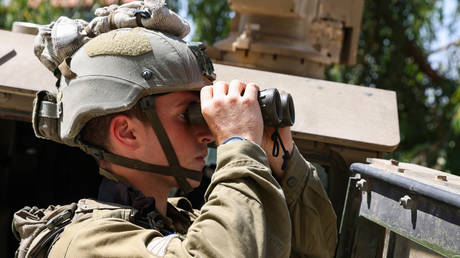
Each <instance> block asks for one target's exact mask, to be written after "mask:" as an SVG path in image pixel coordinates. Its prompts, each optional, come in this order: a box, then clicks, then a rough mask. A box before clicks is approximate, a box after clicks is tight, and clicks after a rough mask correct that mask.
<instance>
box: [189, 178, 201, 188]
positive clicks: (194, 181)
mask: <svg viewBox="0 0 460 258" xmlns="http://www.w3.org/2000/svg"><path fill="white" fill-rule="evenodd" d="M187 182H188V183H189V184H190V186H191V187H192V188H197V187H198V186H200V183H201V181H197V180H194V179H190V178H187Z"/></svg>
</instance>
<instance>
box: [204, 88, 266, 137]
mask: <svg viewBox="0 0 460 258" xmlns="http://www.w3.org/2000/svg"><path fill="white" fill-rule="evenodd" d="M258 94H259V87H258V86H257V85H255V84H253V83H249V84H245V83H243V82H241V81H238V80H233V81H231V82H230V84H228V83H227V82H222V81H219V82H215V83H214V85H213V86H206V87H204V88H203V89H202V90H201V112H202V113H203V117H204V119H205V120H206V123H207V124H208V126H209V129H210V130H211V132H212V133H213V134H214V136H215V137H216V141H217V145H220V144H221V143H222V142H223V141H225V140H226V139H227V138H229V137H232V136H240V137H244V138H246V139H248V140H250V141H253V142H255V143H256V144H258V145H261V143H262V135H263V128H264V125H263V120H262V113H261V111H260V106H259V102H258V100H257V96H258Z"/></svg>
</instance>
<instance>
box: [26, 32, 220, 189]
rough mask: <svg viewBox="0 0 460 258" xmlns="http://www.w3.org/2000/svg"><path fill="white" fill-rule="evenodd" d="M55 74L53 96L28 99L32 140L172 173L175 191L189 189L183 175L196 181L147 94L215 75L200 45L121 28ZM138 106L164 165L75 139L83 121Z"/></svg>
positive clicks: (196, 84)
mask: <svg viewBox="0 0 460 258" xmlns="http://www.w3.org/2000/svg"><path fill="white" fill-rule="evenodd" d="M57 72H58V73H60V74H61V76H60V79H59V82H58V86H59V91H58V93H57V94H54V93H50V92H46V91H41V92H39V93H37V97H36V99H35V101H34V112H33V127H34V131H35V133H36V135H37V136H38V137H41V138H46V139H51V140H54V141H57V142H60V143H64V144H67V145H70V146H77V147H80V148H81V149H83V150H84V151H85V152H87V153H89V154H91V155H93V156H94V157H95V158H96V159H98V160H108V161H110V162H113V163H116V164H119V165H122V166H125V167H130V168H136V169H140V170H146V171H151V172H155V173H161V174H166V175H171V171H172V170H174V171H175V172H174V173H175V174H173V176H175V177H176V180H177V181H178V183H179V185H180V186H181V188H183V190H184V191H186V192H187V191H190V190H191V189H190V185H188V183H187V182H186V181H185V177H189V178H194V179H198V174H197V173H196V172H192V171H188V170H187V169H185V168H182V167H180V165H179V162H178V160H177V156H176V155H175V152H174V150H173V149H172V146H171V144H170V142H169V139H168V137H167V134H166V133H165V132H164V129H163V127H162V125H161V122H160V121H159V119H158V117H157V115H156V111H155V106H154V98H152V97H151V96H152V95H155V94H160V93H168V92H174V91H182V90H199V89H201V88H202V87H203V86H205V85H206V84H210V83H211V82H212V81H213V80H214V78H215V75H214V73H213V67H212V63H211V61H210V59H209V58H208V57H207V56H206V53H205V52H204V48H203V46H202V45H200V44H199V43H186V42H185V41H183V40H181V39H179V38H177V37H174V36H171V35H168V34H165V33H162V32H159V31H153V30H149V29H145V28H139V27H138V28H122V29H117V30H113V31H110V32H107V33H103V34H101V35H99V36H97V37H95V38H93V39H91V40H89V41H88V42H87V43H86V44H84V45H83V46H82V47H80V49H79V50H77V51H76V52H75V54H73V55H72V56H71V57H69V58H66V59H65V61H64V62H62V63H61V64H60V65H59V69H58V70H57ZM138 102H140V103H141V108H142V110H143V111H144V112H145V113H146V115H147V117H148V118H149V120H150V122H151V123H152V127H153V128H154V130H155V132H156V133H157V135H158V138H160V143H161V144H162V147H163V150H164V151H165V154H166V156H167V158H168V161H169V164H170V167H161V166H156V165H153V164H147V163H143V162H141V161H137V160H131V159H128V158H126V157H120V156H118V155H115V154H112V153H108V152H107V151H106V150H101V149H99V148H97V147H95V146H90V145H88V144H87V143H84V142H82V141H81V138H80V131H81V130H82V128H83V127H84V125H85V124H86V123H87V122H88V121H89V120H91V119H92V118H95V117H99V116H104V115H109V114H114V113H118V112H122V111H125V110H129V109H131V108H132V107H133V106H134V105H136V103H138ZM152 110H153V111H152ZM165 138H166V139H165ZM177 170H182V171H183V172H177ZM199 176H200V177H201V175H199ZM184 181H185V183H184ZM184 188H185V189H184Z"/></svg>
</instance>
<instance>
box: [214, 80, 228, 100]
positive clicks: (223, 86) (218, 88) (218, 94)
mask: <svg viewBox="0 0 460 258" xmlns="http://www.w3.org/2000/svg"><path fill="white" fill-rule="evenodd" d="M227 93H228V83H227V82H223V81H219V82H216V83H215V84H214V86H212V96H213V98H222V97H225V96H226V95H227Z"/></svg>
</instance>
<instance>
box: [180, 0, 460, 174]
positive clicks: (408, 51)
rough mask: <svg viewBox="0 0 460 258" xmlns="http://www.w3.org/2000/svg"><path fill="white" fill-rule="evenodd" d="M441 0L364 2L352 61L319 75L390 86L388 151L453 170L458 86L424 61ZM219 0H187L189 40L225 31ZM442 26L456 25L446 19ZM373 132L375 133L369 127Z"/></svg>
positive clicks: (458, 150)
mask: <svg viewBox="0 0 460 258" xmlns="http://www.w3.org/2000/svg"><path fill="white" fill-rule="evenodd" d="M443 3H444V2H442V1H437V0H412V1H399V0H389V1H384V0H374V1H365V9H364V11H363V21H362V31H361V36H360V41H359V51H358V56H357V64H356V65H353V66H349V67H346V66H342V65H332V66H330V67H329V68H328V69H327V71H326V74H325V77H326V79H328V80H333V81H338V82H344V83H349V84H356V85H363V86H369V87H375V88H381V89H387V90H393V91H395V92H397V99H398V111H399V123H400V132H401V143H400V146H399V148H398V149H397V151H395V152H394V153H393V154H391V155H390V156H389V157H391V158H396V159H399V160H401V161H406V162H415V163H419V164H422V165H425V166H429V167H434V168H436V169H441V170H445V171H453V172H455V173H460V160H459V159H458V158H456V157H458V156H459V155H460V147H459V146H458V145H460V144H455V143H456V142H458V140H460V89H459V87H458V83H459V82H458V79H457V78H455V79H451V78H449V76H448V73H447V71H449V69H451V68H452V67H454V68H455V67H457V66H458V61H457V60H455V59H452V60H451V62H450V63H449V67H448V68H449V69H439V70H435V69H433V68H432V66H431V64H430V62H429V61H428V53H429V50H430V46H431V44H432V43H433V42H434V40H436V33H437V27H436V26H438V25H439V24H442V22H443V20H444V17H443V9H444V6H443ZM226 4H227V1H225V0H209V1H205V0H192V1H189V14H190V15H191V16H192V17H193V20H194V22H195V23H196V25H197V31H196V34H195V38H196V39H199V40H201V41H204V42H205V43H207V44H212V43H213V42H215V41H216V40H218V39H221V38H224V37H225V36H226V35H227V33H228V30H229V25H230V23H229V21H228V20H229V17H230V15H231V11H230V10H229V9H228V7H227V5H226ZM454 20H455V19H454ZM449 26H450V29H451V30H452V31H454V30H455V29H456V28H455V27H454V26H453V24H450V25H449ZM376 133H377V132H376Z"/></svg>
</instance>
